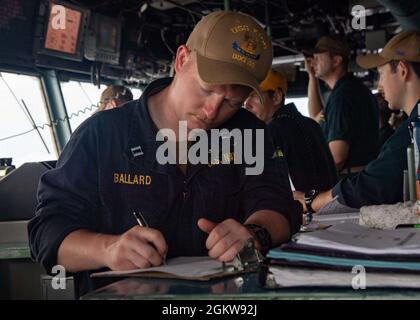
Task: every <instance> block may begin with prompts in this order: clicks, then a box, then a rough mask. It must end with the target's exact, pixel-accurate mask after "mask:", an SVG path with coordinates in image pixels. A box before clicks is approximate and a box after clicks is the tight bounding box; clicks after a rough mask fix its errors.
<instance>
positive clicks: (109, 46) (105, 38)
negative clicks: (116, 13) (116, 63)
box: [98, 19, 119, 52]
mask: <svg viewBox="0 0 420 320" xmlns="http://www.w3.org/2000/svg"><path fill="white" fill-rule="evenodd" d="M98 33H99V39H98V47H99V48H101V49H102V50H106V51H110V52H117V51H118V46H119V43H118V37H119V30H118V25H117V24H116V23H115V22H114V21H113V20H110V19H106V20H100V22H99V30H98Z"/></svg>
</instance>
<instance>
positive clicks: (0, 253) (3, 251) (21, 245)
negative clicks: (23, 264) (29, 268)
mask: <svg viewBox="0 0 420 320" xmlns="http://www.w3.org/2000/svg"><path fill="white" fill-rule="evenodd" d="M30 257H31V254H30V251H29V246H28V243H27V242H13V243H0V260H6V259H28V258H30Z"/></svg>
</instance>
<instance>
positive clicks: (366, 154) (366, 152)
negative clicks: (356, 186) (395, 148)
mask: <svg viewBox="0 0 420 320" xmlns="http://www.w3.org/2000/svg"><path fill="white" fill-rule="evenodd" d="M311 54H313V58H308V59H307V60H306V61H305V66H306V69H307V71H308V75H309V84H308V109H309V115H310V117H311V118H312V119H314V120H316V121H317V122H318V123H319V124H320V125H321V128H322V131H323V133H324V136H325V138H326V139H327V142H328V145H329V147H330V150H331V154H332V156H333V158H334V162H335V164H336V167H337V170H338V171H339V172H340V174H341V175H344V176H346V175H347V176H348V175H351V174H354V173H357V172H359V171H360V170H361V169H362V168H363V166H365V165H366V164H368V163H369V162H370V161H372V160H373V159H375V158H376V156H377V155H378V150H379V143H378V107H377V105H376V100H375V97H374V96H373V94H372V93H371V92H370V90H369V89H368V88H367V87H366V86H365V85H364V84H363V83H362V82H361V81H360V80H358V79H356V78H355V77H354V76H353V75H352V74H350V73H348V62H349V57H350V48H349V46H348V44H347V43H346V42H345V41H344V40H343V39H341V38H339V37H335V36H326V37H322V38H321V39H320V40H319V41H318V43H317V44H316V46H315V49H313V50H312V51H311ZM318 79H321V80H322V81H324V82H325V83H326V84H327V86H328V87H329V88H330V89H331V90H332V91H331V94H330V96H329V98H328V101H327V103H326V104H325V105H324V103H323V102H322V98H321V94H320V88H319V83H318Z"/></svg>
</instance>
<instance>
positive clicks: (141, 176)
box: [28, 79, 302, 290]
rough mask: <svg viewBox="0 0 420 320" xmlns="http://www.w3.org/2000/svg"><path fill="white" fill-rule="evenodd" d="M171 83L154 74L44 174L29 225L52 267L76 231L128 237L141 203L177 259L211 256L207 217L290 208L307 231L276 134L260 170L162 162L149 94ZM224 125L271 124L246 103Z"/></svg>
mask: <svg viewBox="0 0 420 320" xmlns="http://www.w3.org/2000/svg"><path fill="white" fill-rule="evenodd" d="M170 81H171V79H161V80H158V81H155V82H153V83H151V84H150V85H149V86H148V87H147V88H146V90H145V92H144V93H143V95H142V96H141V98H140V99H139V100H136V101H132V102H129V103H127V104H125V105H124V106H123V107H121V108H117V109H113V110H109V111H104V112H100V113H97V114H95V115H94V116H92V117H91V118H90V119H88V120H87V121H85V122H84V123H83V124H82V125H81V126H80V127H79V128H78V129H77V130H76V132H75V133H74V134H73V135H72V137H71V139H70V141H69V142H68V144H67V145H66V147H65V148H64V150H63V152H62V154H61V155H60V158H59V160H58V162H57V167H56V168H55V169H52V170H50V171H48V172H46V173H45V174H44V175H43V176H42V178H41V180H40V184H39V190H38V200H39V204H38V207H37V212H36V216H35V217H34V218H33V219H32V220H31V221H30V223H29V226H28V230H29V239H30V249H31V253H32V255H33V257H34V258H35V259H36V260H37V261H39V262H40V263H42V264H43V266H44V267H45V268H46V271H47V272H51V269H52V267H53V266H54V265H55V264H56V263H57V251H58V248H59V246H60V244H61V242H62V241H63V240H64V238H65V237H66V236H67V235H68V234H69V233H71V232H72V231H75V230H78V229H87V230H91V231H93V232H99V233H105V234H122V233H124V232H125V231H127V230H129V229H130V228H132V227H133V226H134V225H135V224H136V221H135V219H134V217H133V215H132V211H133V210H139V211H141V212H142V213H143V215H144V216H145V219H146V220H147V222H148V224H149V226H150V227H152V228H155V229H158V230H160V231H161V232H162V233H163V235H164V237H165V240H166V242H167V244H168V247H169V248H168V257H174V256H192V255H207V250H206V247H205V241H206V238H207V234H205V233H204V232H202V231H201V230H200V229H199V228H198V226H197V221H198V219H200V218H202V217H205V218H208V219H210V220H212V221H215V222H221V221H223V220H225V219H228V218H234V219H236V220H238V221H240V222H244V221H245V220H246V219H247V218H248V217H249V216H250V215H251V214H252V213H254V212H256V211H258V210H263V209H269V210H275V211H277V212H279V213H281V214H283V215H284V216H285V217H286V218H287V220H288V221H289V223H290V226H291V230H292V232H293V233H295V232H297V231H298V230H299V227H300V221H301V213H302V207H301V205H300V204H299V203H298V202H296V201H294V200H293V196H292V193H291V190H290V186H289V181H288V177H287V173H286V172H280V170H279V169H278V167H277V166H276V165H275V163H274V160H273V159H272V158H271V157H272V155H273V152H274V151H273V147H272V145H271V142H269V137H268V135H267V134H265V166H264V172H263V173H262V174H261V175H256V176H250V175H245V174H244V170H245V165H238V164H219V165H211V166H209V165H207V164H198V165H188V168H187V174H186V175H183V174H182V173H181V172H180V171H179V169H178V168H177V166H176V165H170V164H167V165H161V164H159V163H158V162H157V161H156V150H157V148H158V146H159V145H160V144H161V143H162V142H156V138H155V137H156V132H157V130H156V128H155V127H154V125H153V122H152V120H151V118H150V115H149V112H148V108H147V98H148V96H150V95H152V94H153V93H154V92H156V91H159V90H161V89H163V88H164V87H166V86H167V85H169V83H170ZM222 127H223V128H227V129H228V130H232V129H233V128H240V129H241V130H243V129H245V128H251V129H256V128H260V129H264V128H265V124H264V123H263V122H261V121H259V120H258V119H256V118H255V116H253V115H252V114H251V113H249V112H248V111H246V110H245V109H241V110H239V111H238V112H237V113H236V114H235V115H234V116H233V117H232V118H231V119H229V120H228V121H227V122H225V123H224V124H223V126H222ZM254 141H255V140H254ZM254 150H255V149H254ZM85 290H86V287H85Z"/></svg>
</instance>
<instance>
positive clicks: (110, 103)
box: [96, 85, 133, 112]
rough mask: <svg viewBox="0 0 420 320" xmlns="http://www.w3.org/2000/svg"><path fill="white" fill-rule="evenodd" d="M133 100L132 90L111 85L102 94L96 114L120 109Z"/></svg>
mask: <svg viewBox="0 0 420 320" xmlns="http://www.w3.org/2000/svg"><path fill="white" fill-rule="evenodd" d="M131 100H133V94H132V93H131V90H130V89H128V88H127V87H124V86H117V85H110V86H108V87H107V88H106V89H105V90H104V91H103V92H102V94H101V100H100V101H99V107H98V109H97V110H96V112H99V111H103V110H109V109H114V108H118V107H119V106H121V105H122V104H124V103H126V102H129V101H131Z"/></svg>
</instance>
